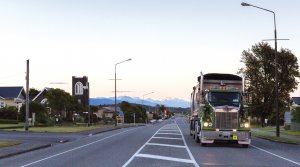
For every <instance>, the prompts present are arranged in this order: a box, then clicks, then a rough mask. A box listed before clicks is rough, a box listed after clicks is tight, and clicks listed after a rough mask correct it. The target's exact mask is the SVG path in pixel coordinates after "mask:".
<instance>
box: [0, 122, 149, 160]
mask: <svg viewBox="0 0 300 167" xmlns="http://www.w3.org/2000/svg"><path fill="white" fill-rule="evenodd" d="M135 126H145V124H144V125H138V124H137V125H124V126H118V127H110V128H99V129H94V130H90V131H84V132H79V133H47V132H43V133H39V132H0V138H1V140H0V141H5V140H8V141H9V140H13V141H20V142H22V144H19V145H15V146H11V147H4V148H0V159H2V158H7V157H11V156H14V155H18V154H22V153H26V152H30V151H34V150H38V149H42V148H47V147H51V146H52V145H54V144H58V143H64V142H68V141H74V140H77V139H79V138H81V137H87V136H92V135H96V134H99V133H103V132H108V131H113V130H117V129H121V128H128V127H135ZM41 134H42V137H41ZM1 135H2V136H1ZM4 136H6V139H5V137H4ZM44 138H48V139H49V140H44Z"/></svg>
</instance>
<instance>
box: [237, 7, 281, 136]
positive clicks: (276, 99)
mask: <svg viewBox="0 0 300 167" xmlns="http://www.w3.org/2000/svg"><path fill="white" fill-rule="evenodd" d="M241 5H242V6H252V7H255V8H258V9H261V10H264V11H267V12H271V13H273V15H274V41H275V108H276V136H277V137H279V136H280V132H279V109H278V63H277V62H278V56H277V31H276V17H275V12H273V11H271V10H268V9H264V8H261V7H258V6H254V5H251V4H248V3H245V2H242V3H241Z"/></svg>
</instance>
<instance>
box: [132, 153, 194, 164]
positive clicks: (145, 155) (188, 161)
mask: <svg viewBox="0 0 300 167" xmlns="http://www.w3.org/2000/svg"><path fill="white" fill-rule="evenodd" d="M136 156H137V157H143V158H152V159H160V160H168V161H175V162H185V163H193V161H192V160H190V159H182V158H173V157H166V156H160V155H152V154H137V155H136Z"/></svg>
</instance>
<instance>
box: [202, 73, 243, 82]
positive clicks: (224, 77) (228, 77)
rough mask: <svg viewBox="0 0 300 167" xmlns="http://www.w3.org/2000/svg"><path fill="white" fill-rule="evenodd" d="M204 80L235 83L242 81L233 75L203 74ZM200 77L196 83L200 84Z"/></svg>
mask: <svg viewBox="0 0 300 167" xmlns="http://www.w3.org/2000/svg"><path fill="white" fill-rule="evenodd" d="M203 77H204V79H211V80H235V81H242V77H240V76H238V75H233V74H219V73H209V74H205V75H204V76H203ZM200 79H201V76H199V77H198V82H200Z"/></svg>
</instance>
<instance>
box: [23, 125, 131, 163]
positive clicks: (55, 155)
mask: <svg viewBox="0 0 300 167" xmlns="http://www.w3.org/2000/svg"><path fill="white" fill-rule="evenodd" d="M135 129H136V128H134V129H129V130H126V131H123V132H120V133H116V134H114V135H111V136H107V137H105V138H103V139H100V140H96V141H94V142H91V143H88V144H85V145H82V146H80V147H76V148H73V149H70V150H67V151H64V152H61V153H58V154H54V155H52V156H50V157H47V158H43V159H40V160H37V161H34V162H31V163H29V164H26V165H23V166H21V167H26V166H30V165H33V164H36V163H39V162H42V161H45V160H48V159H51V158H54V157H57V156H59V155H62V154H65V153H68V152H71V151H75V150H78V149H80V148H83V147H87V146H89V145H92V144H95V143H98V142H100V141H103V140H105V139H109V138H112V137H114V136H117V135H120V134H122V133H125V132H128V131H131V130H135Z"/></svg>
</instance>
